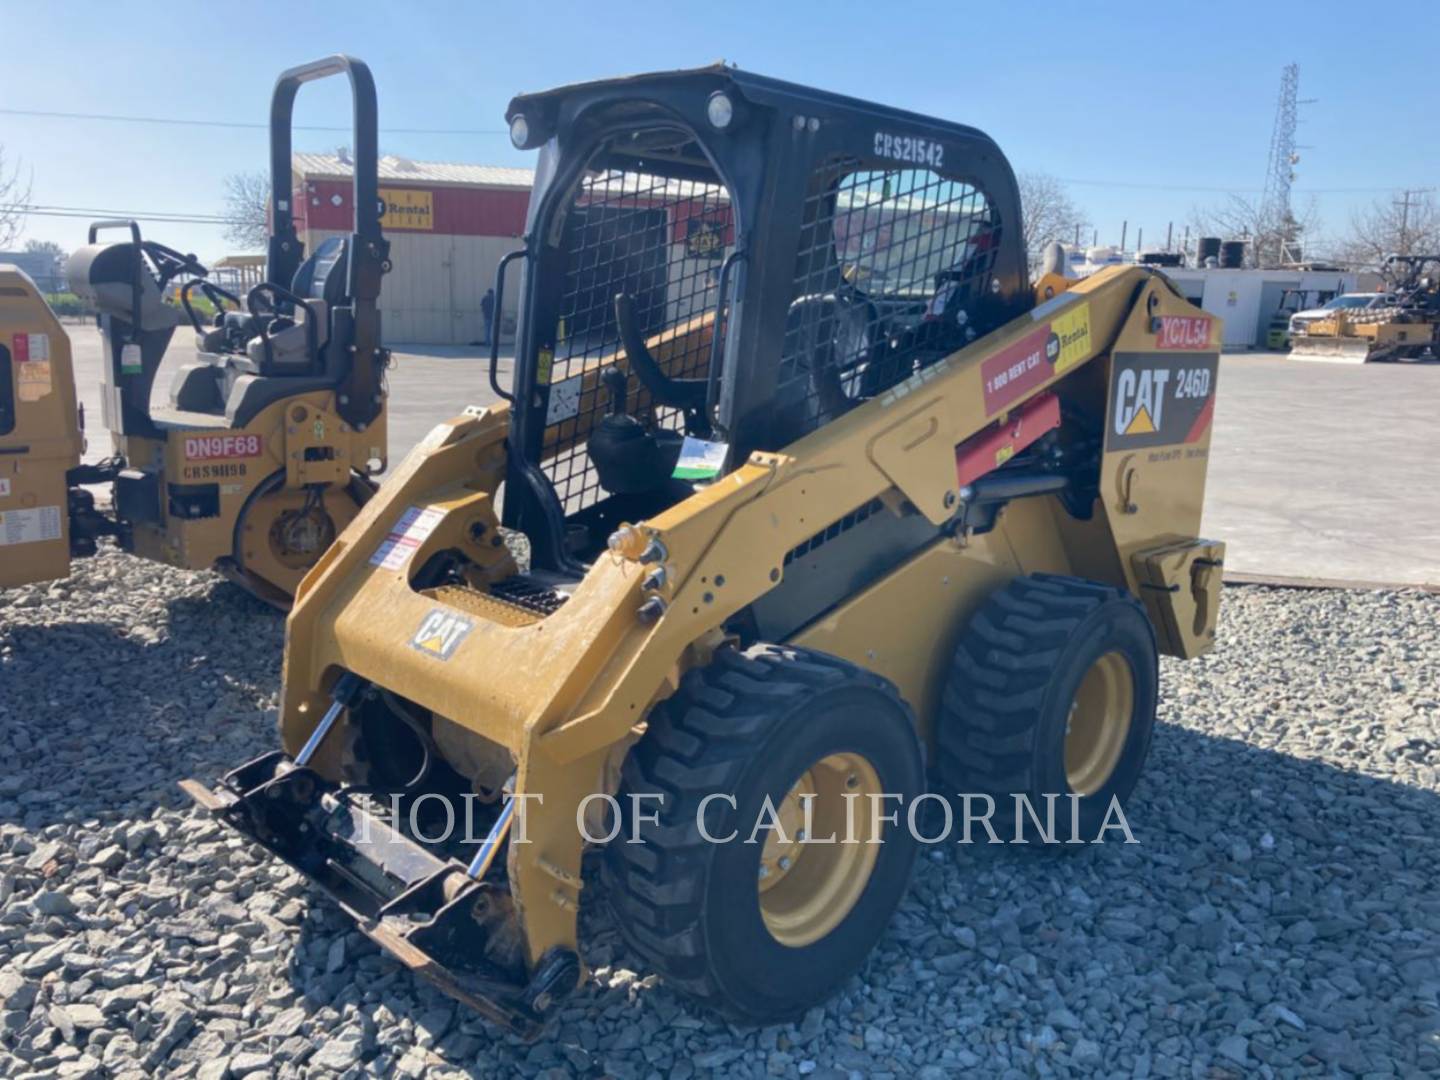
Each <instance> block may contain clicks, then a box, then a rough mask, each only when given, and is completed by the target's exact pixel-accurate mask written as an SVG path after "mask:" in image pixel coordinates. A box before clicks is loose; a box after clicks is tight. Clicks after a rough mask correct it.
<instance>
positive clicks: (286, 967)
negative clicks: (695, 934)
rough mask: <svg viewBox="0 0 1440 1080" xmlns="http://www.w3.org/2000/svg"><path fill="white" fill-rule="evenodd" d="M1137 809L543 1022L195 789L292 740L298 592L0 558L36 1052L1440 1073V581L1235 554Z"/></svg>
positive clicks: (596, 958)
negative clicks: (824, 985) (859, 916)
mask: <svg viewBox="0 0 1440 1080" xmlns="http://www.w3.org/2000/svg"><path fill="white" fill-rule="evenodd" d="M1224 620H1225V621H1224V626H1223V633H1222V645H1221V647H1220V648H1219V649H1218V650H1217V651H1216V652H1215V653H1214V654H1213V655H1212V656H1210V657H1207V658H1204V659H1202V660H1200V661H1197V662H1193V663H1190V664H1183V665H1182V664H1178V663H1169V662H1167V663H1166V665H1165V668H1164V687H1163V690H1164V698H1163V700H1164V704H1163V712H1162V720H1163V721H1164V723H1163V725H1162V727H1161V729H1160V730H1159V731H1158V732H1157V736H1156V740H1155V748H1154V752H1153V754H1152V757H1151V760H1150V767H1149V770H1148V772H1147V774H1146V779H1145V780H1144V782H1143V783H1142V785H1141V788H1140V790H1139V792H1138V793H1137V796H1136V798H1135V800H1134V801H1133V803H1132V804H1131V807H1130V814H1129V818H1130V821H1131V823H1132V825H1133V827H1134V829H1135V835H1136V838H1137V839H1138V841H1139V843H1138V844H1137V845H1135V846H1125V845H1119V844H1113V843H1112V844H1107V845H1105V846H1103V847H1088V848H1086V849H1085V850H1083V851H1079V852H1076V851H1074V850H1072V851H1070V852H1066V853H1060V854H1057V853H1054V852H1048V851H1040V850H1034V849H1020V848H1015V847H1006V848H988V849H978V848H964V849H957V848H955V847H949V848H947V849H946V850H943V851H942V850H936V851H932V852H928V853H927V854H926V856H925V857H923V858H922V860H921V864H920V866H919V869H918V872H917V874H916V879H915V884H914V887H913V888H912V890H911V892H910V894H909V898H908V899H907V900H906V902H905V904H904V905H903V907H902V909H901V912H900V914H899V916H898V918H897V919H896V920H895V922H894V924H893V925H892V927H891V929H890V931H889V932H888V934H887V935H886V936H885V938H884V939H883V941H882V944H881V946H880V948H879V949H878V950H877V952H876V954H875V955H874V957H873V959H872V960H871V962H870V963H869V965H868V967H867V969H866V970H865V971H864V972H863V973H862V975H861V976H860V977H858V978H856V979H853V980H851V981H850V982H849V983H848V984H847V985H846V986H845V987H843V989H842V991H841V992H840V993H839V994H838V995H837V996H836V997H835V998H834V999H833V1000H832V1001H830V1002H829V1003H828V1004H827V1005H826V1006H825V1007H824V1008H819V1009H815V1010H812V1012H811V1013H810V1014H809V1015H808V1016H806V1017H805V1019H804V1022H803V1023H800V1024H798V1025H793V1026H785V1027H774V1028H765V1029H759V1030H737V1029H733V1028H730V1027H728V1026H727V1025H724V1024H722V1023H718V1022H716V1021H715V1020H713V1019H711V1018H709V1017H707V1016H705V1015H702V1014H699V1013H697V1012H696V1011H695V1010H692V1009H691V1008H690V1007H689V1006H687V1005H686V1004H685V1003H684V1001H683V1000H682V999H680V998H679V997H677V996H676V995H675V994H673V993H672V992H670V991H669V990H667V989H666V987H665V986H664V985H663V984H661V983H660V982H659V981H658V979H657V978H656V977H654V976H653V975H647V973H646V972H645V971H644V970H638V971H637V970H633V969H632V967H631V966H630V965H632V964H636V963H637V961H636V960H635V959H634V958H632V957H630V956H629V955H627V954H626V952H625V951H624V948H623V946H621V945H620V943H619V940H618V937H617V935H616V933H615V931H614V928H613V926H612V925H611V924H610V921H609V918H608V915H606V914H605V912H604V908H603V904H600V903H596V901H597V899H598V898H599V897H598V893H599V887H598V882H597V883H596V884H595V886H593V887H591V888H587V889H586V903H587V908H586V910H585V912H584V915H583V919H584V924H585V926H584V930H585V934H584V936H585V939H586V958H587V960H588V962H589V963H590V965H591V966H592V967H593V968H594V974H593V976H592V978H591V980H590V982H589V983H588V984H587V985H586V986H585V987H584V988H583V989H582V990H581V991H580V992H579V993H578V994H577V996H576V997H575V998H574V999H573V1001H572V1003H571V1005H570V1007H569V1008H567V1009H566V1010H565V1011H564V1013H563V1015H562V1017H561V1019H560V1021H559V1022H558V1024H557V1025H556V1027H555V1028H554V1030H553V1031H552V1033H551V1034H550V1036H549V1037H547V1038H546V1039H544V1040H542V1041H541V1042H539V1043H537V1044H535V1045H533V1046H527V1045H525V1044H523V1043H520V1042H518V1041H516V1040H514V1039H512V1038H509V1037H505V1036H501V1035H498V1034H497V1033H496V1032H495V1031H494V1030H493V1029H491V1028H489V1027H488V1026H487V1025H486V1024H485V1023H484V1022H483V1021H481V1020H480V1019H479V1018H477V1017H474V1016H471V1015H468V1014H465V1013H463V1012H461V1013H457V1011H456V1010H455V1009H454V1008H453V1007H452V1006H451V1004H450V1003H449V1001H448V999H446V998H444V997H442V996H441V995H439V994H438V993H435V992H433V991H431V990H430V989H429V988H428V987H425V986H423V985H421V984H419V983H417V982H416V981H415V980H414V979H413V978H412V977H411V976H410V975H409V974H408V973H407V972H405V971H404V970H403V969H401V968H400V967H399V966H398V965H397V964H395V963H392V962H391V961H389V960H388V959H386V958H385V957H384V956H382V955H381V954H380V953H378V952H377V950H376V949H375V948H374V947H373V946H371V945H370V944H368V942H366V941H365V940H364V939H363V938H361V937H360V936H359V935H358V934H357V933H356V932H355V931H353V930H351V929H350V928H349V927H348V926H347V924H346V922H345V920H344V919H343V918H341V917H340V916H339V915H338V914H337V913H336V912H335V911H334V909H333V908H332V907H331V906H330V905H329V904H328V903H327V902H325V901H324V900H323V898H321V897H320V896H319V895H318V894H316V893H314V892H312V891H311V890H309V889H307V887H306V886H305V885H303V884H302V883H301V881H300V880H299V878H297V877H296V876H295V875H293V874H291V873H290V872H289V871H287V870H284V869H283V868H280V867H279V866H278V865H277V864H276V863H274V862H272V861H270V860H268V859H264V858H261V857H260V856H259V855H258V854H257V853H256V852H255V851H254V850H252V849H250V848H248V847H247V846H245V845H243V844H242V843H241V842H240V841H239V840H237V839H232V838H231V837H230V836H229V835H227V834H226V833H225V832H223V831H222V830H221V829H220V827H219V826H217V825H214V824H212V823H210V822H209V821H208V820H207V819H205V818H204V817H202V816H201V815H200V814H199V813H197V812H196V811H194V810H192V809H190V808H189V807H188V804H187V803H186V802H185V800H184V798H183V796H181V795H180V794H179V792H178V791H177V790H176V789H175V786H174V785H175V781H176V780H177V779H179V778H181V777H184V776H187V775H201V776H213V775H215V774H216V773H218V772H219V771H220V770H221V769H223V768H224V767H225V766H227V765H230V764H233V763H236V762H238V761H240V760H242V759H244V758H246V757H249V756H251V755H253V754H256V753H259V752H261V751H263V750H265V749H269V748H270V747H271V746H272V743H273V739H274V734H273V722H274V713H273V709H274V707H275V704H276V697H277V692H278V679H279V659H280V646H281V633H282V627H281V622H280V620H279V619H278V618H277V617H276V616H275V615H274V613H272V612H270V611H268V610H266V609H264V608H262V607H261V606H259V605H258V604H256V603H254V602H253V601H251V600H249V599H248V598H247V597H245V596H244V595H242V594H240V593H239V592H237V591H236V590H234V589H233V588H231V587H230V586H228V585H224V584H220V583H218V581H217V580H216V579H214V578H212V577H210V576H208V575H199V574H183V573H179V572H176V571H171V570H166V569H164V568H161V567H158V566H155V565H153V564H148V563H144V562H141V561H138V560H135V559H130V558H126V557H123V556H120V555H116V554H107V555H104V556H102V557H100V558H98V559H95V560H91V561H88V562H83V563H79V564H77V567H76V575H75V577H74V578H73V579H72V580H71V581H69V582H65V583H59V584H55V585H51V586H46V587H36V588H30V589H22V590H16V591H13V592H11V593H8V594H4V595H0V1075H4V1076H8V1077H21V1076H27V1075H33V1076H67V1077H79V1076H97V1077H98V1076H124V1077H136V1078H138V1077H145V1076H153V1075H171V1076H199V1077H204V1078H207V1080H220V1078H223V1077H226V1076H255V1077H261V1076H265V1075H275V1076H298V1075H310V1076H322V1075H323V1076H328V1075H335V1074H339V1073H348V1074H350V1075H382V1074H385V1075H389V1074H396V1073H398V1074H400V1075H406V1076H417V1075H420V1074H422V1073H424V1074H426V1075H429V1076H437V1077H438V1076H462V1075H466V1074H471V1075H512V1074H514V1073H516V1072H522V1073H525V1074H533V1073H545V1074H548V1075H553V1076H557V1077H558V1076H568V1075H602V1074H609V1075H613V1076H616V1077H645V1076H667V1075H668V1076H676V1077H684V1076H689V1075H704V1074H707V1073H709V1072H710V1071H712V1070H713V1071H716V1072H718V1073H722V1074H724V1075H727V1076H732V1075H733V1076H762V1075H766V1074H769V1075H775V1076H794V1075H801V1076H804V1075H810V1076H815V1077H834V1076H845V1075H850V1076H855V1075H862V1076H884V1075H893V1076H914V1075H919V1076H926V1077H938V1076H944V1075H949V1074H952V1073H956V1072H962V1071H974V1072H979V1073H983V1074H988V1075H994V1076H1001V1075H1014V1076H1032V1075H1041V1076H1048V1075H1087V1074H1091V1073H1095V1074H1102V1075H1114V1074H1119V1073H1125V1074H1131V1075H1137V1076H1138V1075H1145V1074H1150V1075H1157V1076H1193V1077H1225V1076H1240V1075H1250V1074H1257V1075H1293V1074H1296V1073H1306V1074H1312V1075H1337V1074H1340V1075H1343V1074H1349V1073H1369V1074H1373V1075H1377V1076H1378V1075H1409V1076H1413V1075H1416V1074H1420V1073H1429V1074H1432V1075H1434V1074H1440V1006H1437V993H1440V851H1437V843H1440V841H1437V836H1436V835H1435V829H1434V825H1435V822H1436V821H1437V820H1440V814H1437V800H1440V780H1437V771H1436V762H1437V760H1440V759H1437V756H1436V752H1437V747H1440V597H1436V596H1428V595H1423V594H1419V593H1340V592H1297V591H1275V590H1266V589H1261V588H1254V587H1248V588H1232V589H1230V590H1228V591H1227V593H1226V598H1225V615H1224Z"/></svg>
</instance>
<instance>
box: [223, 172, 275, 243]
mask: <svg viewBox="0 0 1440 1080" xmlns="http://www.w3.org/2000/svg"><path fill="white" fill-rule="evenodd" d="M225 219H226V221H225V239H226V240H228V241H230V243H232V244H234V245H236V246H237V247H242V248H245V249H247V250H250V251H256V250H263V249H264V248H265V243H266V241H267V240H269V238H270V177H269V176H267V175H266V174H265V173H262V172H243V173H231V174H230V175H229V176H227V177H226V178H225Z"/></svg>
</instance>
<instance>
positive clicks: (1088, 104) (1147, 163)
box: [0, 0, 1440, 257]
mask: <svg viewBox="0 0 1440 1080" xmlns="http://www.w3.org/2000/svg"><path fill="white" fill-rule="evenodd" d="M0 10H3V11H4V18H5V24H6V29H7V33H6V39H7V40H8V41H9V42H10V43H11V48H9V49H7V50H6V53H7V55H6V60H5V63H4V64H3V65H0V108H9V109H31V110H52V111H62V112H92V113H94V112H99V113H108V114H124V115H146V116H163V117H181V118H193V119H216V120H226V121H250V122H260V121H263V120H264V119H265V117H266V111H267V104H268V98H269V93H270V88H271V85H272V83H273V80H274V77H275V75H276V74H277V73H278V72H279V71H280V70H281V69H282V68H284V67H286V66H289V65H291V64H294V63H297V62H300V61H304V60H309V59H313V58H314V57H316V56H320V55H323V54H327V53H331V52H337V51H346V52H351V53H353V54H355V55H357V56H359V57H362V58H363V59H365V60H367V61H368V62H369V63H370V65H371V67H372V69H373V70H374V72H375V76H376V80H377V83H378V84H379V91H380V116H381V127H382V129H384V128H386V127H394V128H446V129H455V128H458V129H491V130H493V131H495V132H497V134H494V135H464V136H442V135H410V134H387V133H385V132H384V131H383V130H382V134H381V146H382V149H384V150H387V151H390V152H394V153H400V154H404V155H406V156H408V157H412V158H418V159H424V160H446V161H469V162H482V163H490V164H521V165H523V164H528V163H529V161H530V156H529V155H525V154H521V153H518V152H517V151H514V150H512V149H511V147H510V144H509V141H508V139H507V138H506V137H505V136H504V134H503V133H500V132H501V131H502V128H503V126H504V123H503V111H504V108H505V104H506V102H507V101H508V100H509V98H510V97H511V96H512V95H513V94H515V93H516V92H519V91H522V90H535V89H541V88H544V87H547V86H552V85H556V84H559V83H565V82H572V81H576V80H582V79H587V78H594V77H600V76H606V75H616V74H623V73H628V72H633V71H642V70H655V69H663V68H670V67H688V66H693V65H698V64H703V63H707V62H709V61H712V60H716V59H722V58H723V59H725V60H729V61H731V62H734V63H737V64H739V65H740V66H741V67H745V68H749V69H751V70H754V71H759V72H763V73H765V74H770V75H775V76H779V77H782V78H788V79H793V80H796V81H799V82H805V83H810V84H813V85H816V86H820V87H824V88H826V89H830V90H836V91H840V92H845V93H850V94H854V95H857V96H860V97H865V98H871V99H873V100H877V101H880V102H884V103H886V104H893V105H897V106H902V107H906V108H910V109H915V110H917V111H920V112H926V113H932V114H934V115H937V116H942V117H946V118H948V119H953V120H957V121H961V122H964V123H969V124H973V125H975V126H977V127H980V128H982V129H984V130H985V131H987V132H988V133H989V134H990V135H992V136H993V137H994V138H995V139H996V140H997V141H998V142H999V143H1000V145H1001V147H1002V148H1003V149H1004V150H1005V152H1006V154H1007V155H1008V156H1009V157H1010V159H1011V161H1012V162H1013V163H1014V165H1015V167H1016V168H1017V169H1032V170H1041V171H1045V172H1049V173H1052V174H1054V175H1056V176H1059V177H1062V178H1064V179H1066V180H1068V181H1070V193H1071V195H1072V196H1073V198H1074V199H1075V201H1076V202H1077V203H1078V204H1080V205H1081V207H1082V208H1083V209H1084V210H1085V211H1086V212H1087V213H1088V215H1089V217H1090V218H1091V219H1092V220H1093V222H1094V223H1095V225H1096V227H1097V228H1098V229H1099V231H1100V238H1101V242H1102V243H1104V242H1109V243H1114V242H1117V241H1118V240H1119V237H1120V228H1121V223H1122V221H1126V220H1128V221H1129V229H1130V236H1131V239H1132V242H1133V238H1134V235H1135V230H1136V229H1137V228H1143V229H1144V230H1145V235H1146V239H1147V242H1148V241H1149V240H1151V239H1152V238H1153V239H1156V240H1160V239H1163V236H1164V233H1165V228H1166V225H1167V222H1171V221H1173V222H1174V223H1175V225H1176V229H1177V233H1178V231H1179V230H1180V229H1181V228H1182V227H1183V225H1184V223H1185V222H1186V220H1187V219H1188V218H1189V217H1190V215H1191V211H1192V210H1193V209H1194V208H1195V207H1197V206H1201V207H1203V206H1206V205H1209V204H1214V203H1217V202H1220V201H1222V200H1223V199H1224V194H1223V192H1225V191H1232V190H1233V191H1238V192H1241V193H1246V194H1252V195H1253V197H1257V198H1258V189H1260V188H1261V187H1262V185H1263V183H1264V179H1265V165H1266V154H1267V150H1268V146H1269V139H1270V129H1271V124H1272V120H1273V115H1274V106H1275V98H1276V94H1277V91H1278V87H1279V80H1280V69H1281V67H1282V66H1283V65H1284V64H1286V63H1288V62H1291V61H1294V62H1297V63H1298V64H1299V65H1300V81H1301V96H1302V97H1305V98H1317V99H1318V100H1317V101H1316V103H1314V104H1312V105H1308V106H1305V107H1304V108H1303V109H1302V113H1301V115H1302V124H1301V129H1300V141H1301V142H1302V143H1304V144H1309V146H1310V148H1309V149H1306V150H1303V151H1302V161H1301V163H1300V165H1299V167H1298V173H1299V180H1298V182H1297V185H1296V196H1297V202H1298V203H1304V202H1306V201H1307V200H1308V199H1309V198H1310V197H1311V196H1313V197H1314V198H1315V199H1316V201H1317V204H1318V210H1319V212H1320V217H1321V222H1322V226H1323V228H1324V230H1325V231H1326V232H1327V233H1330V234H1342V233H1343V232H1344V231H1345V230H1346V227H1347V225H1348V221H1349V216H1350V212H1351V209H1352V207H1354V206H1355V205H1357V204H1364V203H1367V202H1369V201H1371V200H1374V199H1377V198H1385V197H1389V196H1388V193H1389V192H1390V191H1393V190H1395V189H1400V188H1407V187H1408V188H1422V187H1427V186H1431V185H1434V184H1437V183H1440V178H1437V177H1436V171H1437V170H1436V162H1437V157H1436V152H1435V150H1434V133H1435V127H1434V119H1433V95H1434V75H1435V70H1436V69H1435V64H1436V61H1435V55H1434V49H1435V42H1436V40H1437V37H1440V35H1437V31H1440V5H1433V4H1431V3H1421V4H1418V5H1412V6H1411V7H1409V8H1407V10H1406V14H1405V16H1404V28H1403V30H1404V32H1403V33H1393V32H1388V31H1387V32H1386V33H1384V35H1383V46H1382V45H1381V44H1380V43H1378V42H1377V41H1375V40H1372V39H1367V38H1366V37H1365V36H1364V34H1363V33H1362V29H1363V28H1362V27H1361V26H1360V25H1359V23H1360V21H1361V17H1360V16H1359V15H1358V14H1357V13H1358V12H1359V11H1360V10H1362V9H1360V8H1359V7H1357V5H1356V4H1354V3H1353V2H1350V3H1329V2H1315V0H1312V2H1309V3H1269V2H1263V0H1262V2H1253V0H1252V2H1250V3H1231V2H1205V3H1196V4H1190V5H1184V6H1181V5H1159V4H1153V3H1152V4H1131V3H1100V2H1092V3H1081V4H1076V3H1070V4H1063V5H1059V4H1057V5H1046V4H1036V3H1031V4H969V3H964V2H962V0H950V2H948V3H941V4H934V5H926V4H915V3H911V4H904V5H893V4H881V3H873V2H872V3H844V2H828V3H819V2H815V0H803V2H801V0H791V2H788V3H787V2H785V0H770V2H768V3H750V2H738V0H725V2H720V3H713V2H712V3H704V4H700V3H669V4H664V3H655V2H654V0H650V2H648V3H628V2H611V3H605V4H580V3H571V2H563V3H562V2H556V3H543V4H534V3H530V4H527V3H524V2H523V0H522V2H518V3H505V4H499V5H493V6H492V5H488V4H487V5H483V6H482V5H479V4H443V3H427V4H403V3H394V2H392V3H388V4H361V3H350V4H331V3H313V4H306V3H287V4H280V3H271V2H268V0H252V2H250V3H247V4H244V5H241V6H240V7H235V6H233V5H232V6H229V7H223V8H212V7H210V6H207V5H199V4H174V3H152V4H132V3H120V2H116V3H107V4H104V5H101V4H99V3H90V4H34V3H24V4H22V3H18V2H10V3H6V4H4V5H3V8H0ZM211 11H214V12H215V13H214V14H213V15H212V14H210V12H211ZM242 13H243V16H242ZM348 121H349V111H348V107H347V103H346V101H345V95H344V93H343V90H342V84H340V83H339V82H335V83H333V84H331V85H320V86H312V87H307V88H305V90H303V91H302V93H301V95H300V102H299V106H298V107H297V115H296V122H297V123H299V124H329V125H343V124H346V123H348ZM347 141H348V139H347V138H346V137H345V136H344V135H340V134H333V135H332V134H326V133H313V132H310V133H307V132H301V133H298V134H297V136H296V147H297V149H306V150H330V149H333V148H334V147H335V146H337V145H339V144H341V143H342V142H347ZM0 144H3V145H4V147H5V150H6V153H7V156H8V157H10V158H12V159H13V158H16V157H18V158H20V159H22V160H23V162H24V166H25V169H26V171H27V172H33V177H34V188H33V192H32V202H34V203H36V204H42V205H48V206H62V207H85V208H90V207H95V208H102V209H115V210H136V211H150V212H171V213H173V212H191V213H215V212H217V211H218V210H219V209H220V207H221V185H222V181H223V178H224V177H225V176H226V175H227V174H229V173H233V172H236V171H241V170H259V169H263V168H264V167H265V162H266V144H265V134H264V132H263V131H261V130H258V129H225V128H204V127H177V126H162V125H149V124H126V123H114V122H99V121H79V120H55V119H39V118H31V117H19V116H14V115H5V114H3V113H0ZM84 225H85V222H84V221H83V220H78V219H68V218H58V217H40V216H32V217H30V219H29V221H28V223H27V226H26V232H25V237H26V238H40V239H48V240H55V241H57V242H59V243H60V244H61V245H63V246H64V247H66V248H72V247H74V246H76V245H77V244H78V243H81V242H83V229H84ZM147 232H148V233H149V234H150V235H153V236H154V237H155V238H156V239H161V240H163V241H165V242H168V243H170V244H171V245H172V246H176V247H183V248H186V249H188V250H194V251H196V252H198V253H199V254H201V255H202V256H204V257H214V256H217V255H219V254H223V253H225V252H226V251H227V250H228V245H226V244H225V242H224V241H223V240H222V239H221V236H220V230H219V229H218V228H217V227H213V226H197V225H181V224H169V225H163V224H156V225H154V226H152V227H151V228H149V229H148V230H147Z"/></svg>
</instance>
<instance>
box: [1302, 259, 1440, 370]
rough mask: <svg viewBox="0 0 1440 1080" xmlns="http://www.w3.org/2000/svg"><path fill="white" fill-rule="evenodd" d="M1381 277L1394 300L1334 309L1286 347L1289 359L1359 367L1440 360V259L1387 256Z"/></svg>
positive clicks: (1310, 324) (1309, 324)
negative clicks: (1439, 275) (1353, 308)
mask: <svg viewBox="0 0 1440 1080" xmlns="http://www.w3.org/2000/svg"><path fill="white" fill-rule="evenodd" d="M1382 272H1383V273H1384V276H1385V280H1386V288H1387V291H1391V292H1393V293H1394V296H1395V301H1394V303H1393V304H1388V305H1387V306H1385V307H1380V308H1365V309H1362V310H1359V311H1348V310H1337V311H1335V312H1333V313H1331V315H1330V316H1329V317H1328V318H1325V319H1317V320H1315V321H1314V322H1311V323H1308V324H1307V325H1306V326H1305V330H1304V332H1303V333H1301V334H1298V335H1296V337H1295V338H1294V339H1293V340H1292V341H1291V342H1290V358H1291V359H1292V360H1329V361H1335V362H1339V363H1352V364H1363V363H1367V362H1370V361H1380V360H1434V359H1440V278H1437V276H1436V275H1437V272H1440V255H1391V256H1390V257H1389V258H1388V259H1386V260H1385V265H1384V267H1383V270H1382Z"/></svg>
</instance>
